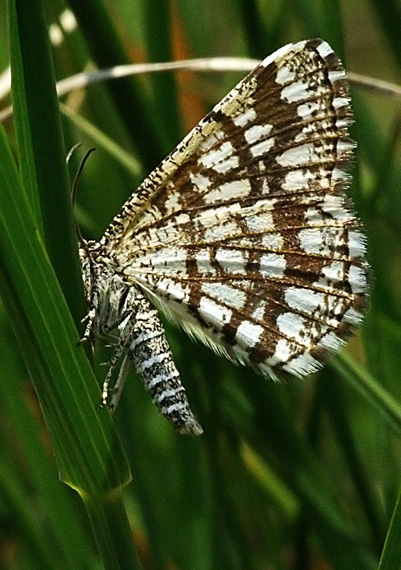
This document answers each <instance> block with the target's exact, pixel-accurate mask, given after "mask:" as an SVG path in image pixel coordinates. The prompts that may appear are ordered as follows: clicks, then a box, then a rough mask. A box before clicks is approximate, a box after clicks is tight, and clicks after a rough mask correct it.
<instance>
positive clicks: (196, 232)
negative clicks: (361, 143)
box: [102, 40, 368, 377]
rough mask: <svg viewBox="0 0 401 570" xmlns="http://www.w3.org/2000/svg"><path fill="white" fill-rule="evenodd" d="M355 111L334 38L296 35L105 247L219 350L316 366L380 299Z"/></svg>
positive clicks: (126, 216) (265, 366) (158, 176)
mask: <svg viewBox="0 0 401 570" xmlns="http://www.w3.org/2000/svg"><path fill="white" fill-rule="evenodd" d="M351 121H352V114H351V108H350V100H349V95H348V86H347V82H346V78H345V73H344V70H343V67H342V65H341V62H340V61H339V59H338V57H337V56H336V55H335V54H334V52H333V51H332V49H331V48H330V46H329V45H328V44H327V43H325V42H323V41H322V40H309V41H303V42H299V43H297V44H290V45H287V46H285V47H283V48H281V49H280V50H278V51H277V52H275V53H274V54H272V55H271V56H269V57H267V58H266V59H265V60H264V61H263V62H262V63H261V64H260V65H259V66H258V67H257V68H256V69H255V70H254V71H252V72H251V73H250V74H249V75H248V76H247V77H246V78H245V79H244V80H243V81H241V82H240V83H239V84H238V85H237V87H235V88H234V89H233V90H232V91H231V92H230V93H229V94H228V95H227V96H226V97H225V98H224V99H223V100H222V101H221V102H220V103H219V104H218V105H216V106H215V107H214V109H213V110H212V111H211V113H209V114H208V115H207V116H206V117H205V118H204V119H203V120H202V121H201V122H200V123H199V124H198V125H197V126H196V127H195V128H194V129H193V131H191V133H190V134H189V135H188V136H187V137H186V138H185V139H184V140H183V142H182V143H181V144H180V145H179V146H178V147H177V148H176V149H175V150H174V151H173V152H172V153H171V155H169V157H167V159H166V160H165V161H163V162H162V163H161V165H160V166H159V167H158V168H157V169H156V170H155V171H153V172H152V173H151V175H150V176H149V178H147V179H146V180H145V181H144V183H143V184H142V185H141V186H140V188H139V189H138V191H137V192H136V193H134V194H133V196H132V197H131V198H130V200H129V201H128V202H127V203H126V204H125V206H124V207H123V209H122V210H121V212H120V214H118V215H117V216H116V218H115V220H114V221H113V223H112V224H111V225H110V227H109V228H108V230H107V231H106V233H105V235H104V237H103V239H102V243H103V245H104V246H105V247H106V248H109V250H110V252H112V254H113V257H114V259H115V262H116V264H117V266H118V267H119V268H120V270H121V273H122V274H123V275H124V276H125V278H126V279H128V280H132V283H135V284H137V285H139V286H141V287H142V288H143V290H144V291H145V292H146V293H147V294H148V295H149V297H150V298H151V300H152V301H154V302H155V303H156V304H157V305H158V306H159V307H160V308H161V309H162V310H163V311H164V312H166V313H167V314H168V315H169V316H170V317H171V318H172V319H173V320H174V321H176V322H177V323H178V324H179V325H180V326H181V327H182V328H183V329H185V330H186V331H187V332H189V333H190V334H191V335H192V336H194V337H197V338H199V339H200V340H201V341H203V342H205V343H206V344H208V345H210V346H211V347H212V348H214V349H215V350H216V351H218V352H222V353H224V354H226V355H227V356H228V357H230V358H232V359H234V360H236V361H239V362H243V363H249V364H251V365H252V366H254V367H255V368H256V369H258V370H259V371H261V372H262V373H264V374H267V375H271V376H273V377H274V376H275V373H276V372H279V371H280V370H284V371H286V372H290V373H292V374H295V375H304V374H308V373H310V372H313V371H314V370H316V369H317V368H318V367H319V366H320V364H321V363H322V362H324V360H325V359H326V358H327V356H328V354H330V353H331V352H333V351H335V350H337V349H338V348H339V347H340V346H341V345H342V344H343V343H344V340H345V339H346V338H347V336H348V335H349V334H350V332H351V331H352V329H353V328H354V326H355V325H356V324H358V323H359V322H360V320H361V317H362V312H363V310H364V307H365V305H366V295H367V289H368V285H367V264H366V262H365V238H364V235H363V233H362V231H361V229H360V222H359V221H358V219H357V218H356V217H355V215H354V212H353V208H352V205H351V202H350V199H349V198H348V197H347V195H346V191H347V187H348V184H349V177H348V175H347V169H348V167H349V162H350V159H351V158H352V150H353V146H354V145H353V143H352V141H350V139H349V138H348V126H349V124H350V122H351Z"/></svg>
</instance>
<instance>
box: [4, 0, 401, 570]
mask: <svg viewBox="0 0 401 570" xmlns="http://www.w3.org/2000/svg"><path fill="white" fill-rule="evenodd" d="M31 3H32V4H37V5H39V4H38V3H37V1H36V0H35V1H33V0H32V2H31ZM15 4H16V6H17V8H18V4H19V3H18V2H15ZM13 5H14V2H12V1H11V0H10V2H8V3H6V2H5V1H4V0H1V1H0V10H1V13H2V14H6V13H7V10H10V12H12V9H10V6H11V7H12V6H13ZM21 6H22V9H23V3H21ZM44 8H45V13H46V18H47V23H48V25H49V27H50V31H51V34H50V37H51V38H52V39H53V46H52V57H53V63H54V70H55V75H56V79H57V80H59V79H62V78H64V77H68V76H70V75H73V74H76V73H79V72H80V71H83V70H94V69H95V68H96V67H98V68H106V67H111V66H113V65H117V64H122V63H137V62H144V61H154V62H156V61H171V60H174V59H185V58H198V57H216V56H246V57H254V58H259V59H261V58H263V57H265V56H266V55H268V54H269V53H271V52H272V51H274V50H275V49H277V48H279V47H281V46H282V45H284V44H285V43H288V42H295V41H298V40H300V39H304V38H312V37H322V38H324V39H325V40H327V41H329V43H330V44H331V45H332V47H333V48H334V50H335V51H336V52H337V53H338V54H339V55H340V57H341V58H342V59H343V62H344V64H345V66H346V68H347V69H348V70H349V71H351V72H354V73H360V74H364V75H368V76H371V77H373V78H378V79H384V80H387V81H391V82H394V83H400V74H401V43H400V37H401V8H400V5H399V2H395V1H392V0H382V1H381V0H350V1H348V2H347V1H344V2H341V1H339V0H338V1H337V0H319V1H318V0H270V1H262V0H261V1H259V2H258V1H257V0H223V1H222V2H218V3H217V2H215V1H212V0H204V1H202V2H200V1H199V0H181V1H179V0H175V1H174V0H171V1H170V2H168V1H167V0H153V1H150V0H134V1H129V2H128V1H127V0H114V1H111V0H109V1H105V0H103V1H102V0H81V1H79V2H77V1H76V0H72V1H71V2H70V3H69V4H66V3H64V2H63V1H62V0H47V1H46V2H44ZM73 12H74V14H75V17H74V16H73V15H72V13H73ZM12 29H13V28H12ZM9 31H10V30H9V26H8V24H7V21H6V18H1V19H0V68H1V70H5V69H6V68H7V66H8V65H9V58H10V55H9V54H10V52H9ZM21 41H23V38H22V40H21ZM38 41H39V39H38ZM38 53H39V52H38ZM34 65H37V68H36V70H35V69H34V70H31V71H34V72H35V73H36V77H37V82H38V87H39V88H38V91H37V92H35V93H36V95H35V94H32V93H31V92H27V93H26V97H27V100H28V101H30V103H31V104H32V105H33V106H34V105H35V97H37V96H38V95H37V93H39V96H40V85H41V65H42V62H41V61H40V59H39V60H38V61H37V62H36V64H34ZM243 75H244V74H241V73H233V72H227V73H211V72H209V73H200V72H189V71H185V72H177V73H163V74H154V75H151V76H149V75H146V76H140V77H139V78H138V77H137V78H135V80H133V79H124V80H118V81H115V82H109V83H101V84H96V85H93V86H90V87H89V88H87V89H82V90H77V91H74V92H71V93H70V94H68V95H67V96H65V97H63V99H62V102H63V104H64V105H66V106H67V108H68V109H69V110H70V111H69V113H68V115H70V114H71V113H73V120H71V118H69V117H67V116H66V115H65V114H63V115H62V130H63V135H64V139H65V148H66V149H67V151H68V150H69V149H70V148H71V147H72V146H73V145H74V144H76V143H77V142H79V143H81V148H82V152H85V151H86V150H87V149H88V148H90V147H93V146H96V149H97V150H96V152H95V153H93V154H92V155H91V157H90V159H89V161H88V162H87V164H86V166H85V169H84V172H83V175H82V177H81V180H80V185H79V192H78V197H77V203H76V205H75V215H76V217H77V221H78V223H79V225H80V227H81V229H82V232H83V233H84V235H85V236H86V237H87V238H96V239H98V238H99V237H100V236H101V235H102V233H103V231H104V230H105V228H106V227H107V225H108V224H109V223H110V221H111V219H112V218H113V216H114V215H115V214H116V213H117V212H118V210H119V208H120V207H121V205H122V204H123V202H124V201H125V200H126V199H127V198H128V196H129V195H130V194H131V193H132V192H133V191H134V190H135V188H136V187H137V186H138V184H139V183H140V182H141V180H142V178H143V177H144V176H146V174H147V173H148V172H149V171H150V170H151V169H152V168H153V167H154V166H156V165H157V163H158V162H159V161H160V160H161V159H162V158H163V157H164V156H165V155H166V154H167V153H168V152H170V151H171V150H172V149H173V148H174V146H175V144H177V143H178V142H179V141H180V140H181V138H182V137H183V136H184V135H185V134H186V133H187V132H188V131H189V129H190V128H191V127H193V126H194V125H195V124H196V123H197V121H198V120H199V119H200V118H202V116H203V115H204V114H205V113H206V112H207V111H208V110H209V109H210V108H211V106H212V105H214V104H215V103H216V102H217V101H219V100H220V98H221V97H222V96H223V95H225V94H226V92H227V91H228V90H229V89H230V88H231V87H233V86H234V85H235V83H236V82H237V81H238V80H239V79H240V78H241V77H242V76H243ZM6 85H7V84H6V82H4V83H2V82H0V91H1V94H2V108H5V107H7V105H8V104H10V101H11V100H10V97H9V94H8V89H7V87H6ZM43 95H45V94H43ZM352 96H353V107H354V112H355V120H356V122H355V125H354V126H353V128H352V136H353V138H354V139H355V140H356V141H357V144H358V148H357V153H356V160H355V167H354V179H353V184H352V188H351V194H352V197H353V199H354V202H355V204H356V208H357V210H358V213H359V215H360V217H361V219H362V220H363V223H364V225H365V227H366V232H367V235H368V242H369V262H370V264H371V266H372V294H371V306H370V310H369V313H368V314H367V317H366V319H365V321H364V324H363V326H362V328H361V329H360V331H358V334H357V335H356V336H355V338H353V339H352V340H351V341H350V342H349V344H348V345H347V347H346V349H344V351H343V353H342V354H341V355H340V356H338V357H335V358H334V359H333V361H331V362H330V364H329V365H327V366H326V367H325V368H324V369H323V370H322V371H321V372H320V373H318V374H316V375H314V376H313V377H309V378H307V379H306V380H304V381H295V380H294V381H289V382H286V383H282V384H273V383H272V382H269V381H267V380H265V379H262V378H260V377H258V376H256V375H255V374H254V373H253V372H252V371H251V370H249V369H246V368H242V367H241V368H240V367H236V366H234V365H232V364H230V363H228V362H226V361H225V360H224V359H222V358H219V357H217V356H215V355H214V354H212V353H211V352H210V351H209V350H207V349H206V348H204V347H203V346H200V345H198V344H195V343H192V342H191V341H190V340H189V339H188V338H187V337H186V336H185V335H184V334H183V333H181V332H177V331H176V330H174V329H173V328H172V327H171V326H170V325H168V324H166V327H167V332H168V337H169V340H170V342H171V345H172V349H173V352H174V355H175V360H176V363H177V366H178V368H179V370H180V372H181V376H182V379H183V382H184V384H185V386H186V389H187V392H188V394H189V398H190V401H191V402H192V405H193V409H194V411H195V412H196V414H197V416H198V417H199V419H200V421H201V423H202V425H203V427H204V429H205V433H204V435H203V436H202V437H200V438H190V437H184V436H180V435H179V434H177V433H175V432H174V431H173V429H172V428H171V427H170V426H169V425H168V424H167V422H165V421H164V420H163V419H162V418H161V417H159V415H158V413H157V411H156V409H155V408H154V407H153V406H152V404H151V402H150V399H149V397H148V395H147V394H146V393H145V392H144V390H143V387H142V385H141V383H140V381H139V380H138V378H136V377H135V375H134V374H133V373H132V374H131V376H132V377H130V379H129V381H128V382H127V386H126V388H125V391H124V394H123V397H122V399H121V402H120V404H119V408H118V410H117V412H116V413H115V415H114V422H115V426H116V432H117V434H118V436H119V438H120V439H121V442H122V447H123V449H124V451H125V453H126V455H127V458H128V463H129V466H130V470H131V474H132V482H131V483H130V484H129V485H127V486H125V489H124V509H125V511H126V513H127V517H128V520H129V524H130V529H131V532H132V539H133V544H134V545H135V547H136V548H137V550H138V552H139V557H140V560H141V565H142V567H143V568H148V569H157V570H161V569H166V570H176V569H177V570H195V569H196V570H197V569H199V570H200V569H228V570H231V569H237V568H238V569H246V570H252V569H255V570H259V569H260V570H265V569H274V570H276V569H277V570H280V569H286V570H287V569H294V570H301V569H302V570H303V569H308V570H309V569H311V570H312V569H313V570H316V569H319V570H320V569H322V570H323V569H324V570H326V569H341V570H344V569H345V570H348V569H351V570H352V569H361V568H367V569H371V568H372V569H373V568H378V567H380V568H381V570H383V569H393V570H397V569H399V568H401V552H400V551H399V549H400V548H401V547H399V546H398V545H399V544H401V538H400V537H401V517H400V513H399V510H398V508H396V504H397V496H398V492H399V488H400V482H401V472H400V466H401V439H400V438H401V404H400V402H401V382H400V376H401V373H400V371H401V177H400V174H401V168H400V160H399V158H400V144H399V129H400V125H401V123H400V114H399V109H400V101H399V99H397V98H396V97H390V96H389V95H388V94H383V93H381V92H374V93H372V92H369V91H367V90H366V89H363V88H361V87H359V86H357V85H353V86H352ZM83 119H85V120H86V121H88V122H89V123H90V124H91V125H92V126H95V127H96V128H97V129H98V131H97V132H96V134H91V132H90V131H89V130H88V129H87V128H86V123H84V122H83ZM43 120H44V121H46V118H45V117H44V118H43ZM4 126H5V128H6V132H7V135H8V138H9V141H10V145H11V147H12V149H13V150H14V151H15V152H16V153H17V151H18V149H19V148H20V146H21V143H19V144H18V143H17V141H16V139H15V137H14V130H13V125H12V122H11V121H10V120H7V121H6V122H5V124H4ZM110 141H113V142H114V143H115V144H116V145H117V148H118V149H122V150H121V152H120V151H119V150H117V152H116V153H114V155H113V154H112V153H111V152H110V151H109V149H108V144H109V142H110ZM122 151H124V152H126V153H128V154H129V155H130V156H131V160H132V161H131V163H130V169H129V168H127V164H126V163H125V162H124V161H123V160H122V158H123V157H122V154H123V153H122ZM82 152H81V150H79V151H78V152H76V153H75V155H74V156H73V158H72V159H71V161H70V163H69V166H68V168H69V172H70V176H71V179H72V178H73V176H74V173H75V171H76V170H77V168H78V165H79V162H80V160H81V157H82ZM43 159H44V161H45V162H47V163H48V165H50V166H51V163H52V156H51V155H50V156H43ZM0 160H1V157H0ZM50 170H51V169H50ZM56 182H57V181H56ZM0 192H1V188H0ZM56 226H57V220H56ZM1 247H2V244H0V248H1ZM64 255H65V251H64V250H63V249H62V248H61V249H60V250H59V256H60V259H61V260H63V257H64ZM60 265H61V266H62V261H61V264H60ZM66 271H67V268H66ZM68 277H69V276H68V275H67V276H66V280H67V281H68ZM1 297H2V292H1V291H0V298H1ZM3 301H4V307H3V306H2V305H1V304H0V390H1V397H0V568H7V569H8V568H10V569H11V568H13V569H22V568H29V569H31V568H32V569H33V568H41V569H43V568H57V569H69V568H71V569H72V568H74V570H76V569H77V568H82V569H86V568H88V569H92V568H93V569H95V568H102V567H103V564H104V567H107V568H108V567H115V568H121V567H126V568H129V567H133V566H130V564H129V562H128V555H127V563H126V565H124V563H123V562H121V561H120V560H118V561H117V558H118V557H116V562H115V565H114V566H113V565H112V564H113V563H112V562H110V559H111V560H112V559H113V556H110V558H109V559H108V562H107V563H106V562H104V560H105V558H103V562H101V559H100V557H99V554H98V549H97V546H96V541H95V539H94V538H93V531H94V532H95V535H96V534H97V533H96V528H93V527H94V525H96V523H94V522H93V518H92V519H91V521H92V525H91V524H90V522H89V519H88V517H87V513H86V511H85V508H84V504H85V498H84V502H82V501H81V499H80V496H79V494H78V493H75V491H73V490H71V488H70V487H69V486H67V485H63V483H61V482H60V481H59V479H58V469H57V466H56V462H55V459H54V449H55V448H56V456H57V454H58V451H57V449H58V448H57V445H56V444H55V440H54V438H55V437H56V438H59V440H58V441H59V444H58V445H60V446H62V443H60V442H62V440H63V433H62V430H61V429H60V431H59V432H57V431H56V432H54V431H52V430H50V432H51V433H52V438H51V437H49V432H48V430H47V428H46V425H45V423H44V422H43V419H42V414H41V408H40V406H39V405H38V400H37V398H36V394H35V391H34V390H33V388H32V384H31V381H30V377H29V374H28V372H27V369H26V367H25V364H24V362H25V359H26V358H27V354H24V348H23V346H22V347H21V340H20V339H19V343H18V342H17V340H16V338H15V336H14V333H13V327H12V326H10V320H9V318H8V316H7V311H6V310H5V307H7V303H6V300H5V298H4V299H3ZM13 324H14V327H15V323H13ZM17 329H18V327H17ZM36 332H37V334H38V335H39V334H40V330H37V331H36ZM17 336H18V330H17ZM77 338H78V337H77ZM74 341H76V339H73V340H72V341H71V342H72V345H73V344H74ZM108 354H109V351H108V350H107V347H106V348H105V347H101V346H99V347H98V350H97V352H96V355H95V369H96V376H97V378H98V380H99V384H101V382H102V379H103V377H104V373H105V369H104V367H103V368H102V367H101V366H100V363H101V362H102V361H104V360H107V355H108ZM71 382H72V385H73V382H74V379H72V380H71ZM35 385H36V384H35ZM96 397H97V396H96V393H95V397H94V399H92V400H90V399H89V401H92V402H93V408H95V406H96V404H97V400H96ZM78 405H79V402H78ZM86 405H87V404H86V403H84V404H82V406H81V411H82V412H83V413H84V414H85V406H86ZM65 406H66V408H67V409H68V406H69V402H68V401H66V402H65ZM90 406H91V405H90V404H89V407H90ZM42 407H43V406H42ZM74 413H75V412H74V410H73V408H72V407H71V418H72V421H73V422H74V421H75V420H74ZM87 413H88V415H89V414H91V413H93V409H92V408H91V409H90V410H89V408H88V411H87ZM99 413H100V414H102V413H103V412H99ZM45 416H46V414H45ZM47 427H49V426H48V425H47ZM55 446H56V447H55ZM95 448H96V442H95ZM82 453H85V448H83V449H81V448H80V449H77V455H78V456H79V454H82ZM71 463H74V462H73V461H72V462H71ZM88 463H89V465H91V462H90V461H88ZM117 464H118V461H117ZM58 465H59V468H60V461H59V463H58ZM73 468H74V466H73V465H72V469H73ZM121 469H122V471H124V469H125V467H122V468H121ZM61 471H62V470H61ZM90 477H91V474H90V473H89V478H90ZM121 479H124V477H123V476H122V477H121ZM70 484H71V481H70ZM71 485H72V484H71ZM72 486H73V487H74V485H72ZM122 486H123V483H122ZM75 488H76V486H75ZM81 495H83V493H82V492H81ZM105 500H106V499H105ZM107 500H108V499H107ZM86 506H87V505H86ZM392 516H393V522H392V525H390V523H391V520H392ZM112 522H113V521H112V519H111V523H112ZM116 527H117V528H116V529H115V531H116V534H117V535H118V524H117V521H116ZM97 536H98V535H97ZM386 536H387V542H386V549H385V551H384V553H383V546H384V543H385V539H386ZM130 539H131V536H128V537H127V536H125V535H124V536H122V538H121V544H119V546H118V548H119V549H120V552H121V553H122V555H121V558H122V559H124V552H125V549H128V548H129V547H128V545H127V542H128V541H129V540H130ZM116 548H117V547H116ZM100 550H101V548H100ZM379 564H380V566H379ZM138 567H139V566H138Z"/></svg>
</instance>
